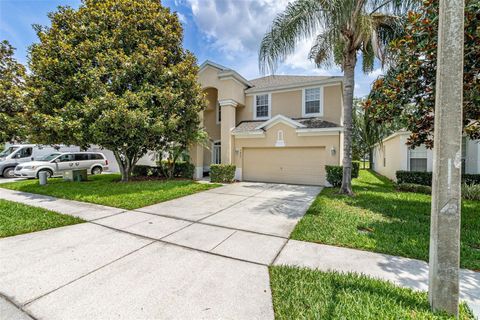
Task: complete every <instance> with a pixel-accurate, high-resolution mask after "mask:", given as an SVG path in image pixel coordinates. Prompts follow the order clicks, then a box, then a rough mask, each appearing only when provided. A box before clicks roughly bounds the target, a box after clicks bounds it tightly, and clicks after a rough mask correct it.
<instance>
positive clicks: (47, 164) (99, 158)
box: [14, 152, 108, 178]
mask: <svg viewBox="0 0 480 320" xmlns="http://www.w3.org/2000/svg"><path fill="white" fill-rule="evenodd" d="M74 169H87V171H88V173H90V174H100V173H102V172H103V171H106V170H108V160H107V159H106V157H105V156H104V155H103V154H102V153H99V152H68V153H52V154H50V155H47V156H45V157H44V158H42V159H39V160H37V161H31V162H25V163H21V164H19V165H17V167H16V168H15V172H14V173H15V176H16V177H24V178H38V174H39V173H40V172H42V171H45V172H46V173H47V177H49V178H50V177H55V176H60V175H62V173H63V172H64V171H67V170H74Z"/></svg>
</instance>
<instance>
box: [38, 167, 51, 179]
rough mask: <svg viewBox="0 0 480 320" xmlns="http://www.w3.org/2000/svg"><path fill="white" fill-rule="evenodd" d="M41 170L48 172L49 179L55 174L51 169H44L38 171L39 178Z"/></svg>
mask: <svg viewBox="0 0 480 320" xmlns="http://www.w3.org/2000/svg"><path fill="white" fill-rule="evenodd" d="M40 172H46V173H47V179H50V178H51V177H52V176H53V172H52V171H51V170H48V169H43V170H40V171H38V173H37V178H38V177H39V176H40Z"/></svg>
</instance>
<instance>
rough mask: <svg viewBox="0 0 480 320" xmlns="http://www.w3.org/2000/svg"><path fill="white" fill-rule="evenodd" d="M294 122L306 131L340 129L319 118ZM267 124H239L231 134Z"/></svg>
mask: <svg viewBox="0 0 480 320" xmlns="http://www.w3.org/2000/svg"><path fill="white" fill-rule="evenodd" d="M292 119H293V120H295V121H298V122H300V123H301V124H303V125H305V128H307V129H319V128H335V127H340V125H338V124H335V123H333V122H329V121H325V120H322V119H320V118H292ZM265 122H267V120H250V121H242V122H240V123H239V124H238V125H237V126H236V127H235V129H233V131H232V133H245V132H255V131H258V130H256V129H255V128H257V127H258V126H260V125H261V124H263V123H265Z"/></svg>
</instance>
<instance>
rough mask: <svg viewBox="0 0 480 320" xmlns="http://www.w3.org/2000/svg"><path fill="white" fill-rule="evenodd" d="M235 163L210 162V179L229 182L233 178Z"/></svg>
mask: <svg viewBox="0 0 480 320" xmlns="http://www.w3.org/2000/svg"><path fill="white" fill-rule="evenodd" d="M235 169H236V167H235V165H233V164H212V165H210V181H211V182H220V183H230V182H233V180H234V179H235Z"/></svg>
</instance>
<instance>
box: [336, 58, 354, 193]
mask: <svg viewBox="0 0 480 320" xmlns="http://www.w3.org/2000/svg"><path fill="white" fill-rule="evenodd" d="M356 63H357V56H356V51H355V50H353V51H350V52H349V53H348V56H347V57H346V58H345V63H344V66H343V73H344V78H345V81H344V86H343V99H344V100H343V129H344V131H343V178H342V186H341V187H340V193H341V194H345V195H349V196H352V195H353V191H352V123H353V117H352V112H353V90H354V88H355V65H356Z"/></svg>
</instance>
